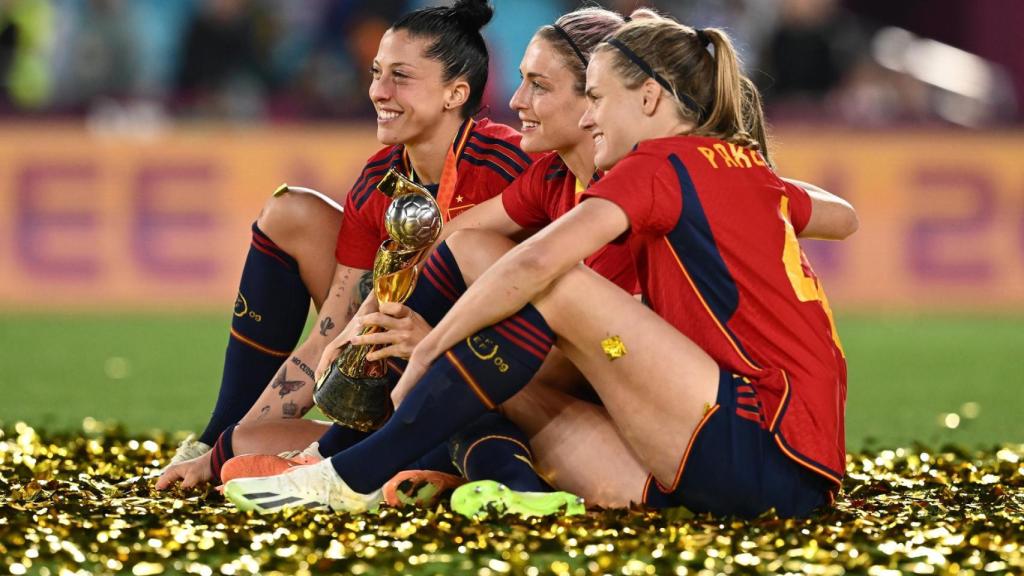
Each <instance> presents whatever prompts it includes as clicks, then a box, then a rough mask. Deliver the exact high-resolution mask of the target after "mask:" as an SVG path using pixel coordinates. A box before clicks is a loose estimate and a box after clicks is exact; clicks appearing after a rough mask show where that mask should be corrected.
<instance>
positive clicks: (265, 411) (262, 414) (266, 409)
mask: <svg viewBox="0 0 1024 576" xmlns="http://www.w3.org/2000/svg"><path fill="white" fill-rule="evenodd" d="M267 414H270V405H269V404H268V405H266V406H264V407H263V408H260V415H259V416H257V417H256V421H257V422H259V421H260V420H263V419H264V418H266V417H267Z"/></svg>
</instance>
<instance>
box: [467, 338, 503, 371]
mask: <svg viewBox="0 0 1024 576" xmlns="http://www.w3.org/2000/svg"><path fill="white" fill-rule="evenodd" d="M466 346H468V347H469V350H470V352H472V353H473V355H474V356H476V357H477V358H479V359H481V360H484V361H488V360H490V361H492V362H493V363H494V365H495V366H497V367H498V372H501V373H502V374H504V373H505V372H508V362H506V361H505V359H504V358H502V357H501V356H498V345H497V344H495V343H494V340H491V339H490V338H488V337H486V336H481V335H480V334H474V335H472V336H470V337H469V338H466Z"/></svg>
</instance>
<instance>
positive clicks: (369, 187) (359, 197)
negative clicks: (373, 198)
mask: <svg viewBox="0 0 1024 576" xmlns="http://www.w3.org/2000/svg"><path fill="white" fill-rule="evenodd" d="M388 170H389V168H381V169H379V170H375V171H373V172H370V173H369V174H367V175H366V181H365V182H364V183H363V186H362V188H361V189H360V190H356V191H354V194H355V196H353V197H352V202H353V204H355V206H356V209H357V210H358V209H360V208H362V207H363V204H365V203H366V201H367V200H368V199H369V198H370V195H371V194H373V191H374V189H375V187H376V185H377V181H378V180H380V178H382V177H383V176H384V174H385V173H387V171H388Z"/></svg>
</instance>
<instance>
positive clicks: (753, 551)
mask: <svg viewBox="0 0 1024 576" xmlns="http://www.w3.org/2000/svg"><path fill="white" fill-rule="evenodd" d="M172 450H173V443H172V442H171V439H170V438H167V437H163V436H157V437H153V438H151V439H134V438H129V437H127V436H125V435H124V434H123V433H122V432H120V431H119V430H118V429H116V428H104V427H102V426H99V425H97V424H96V423H95V422H87V423H86V431H85V432H84V433H83V434H82V435H80V436H68V435H52V436H41V435H40V434H38V433H37V432H36V431H35V430H33V429H32V428H31V427H29V426H27V425H25V424H21V423H19V424H17V425H15V426H14V428H5V429H3V436H0V573H11V574H41V575H44V576H45V575H58V574H68V573H91V574H105V573H109V574H135V575H145V574H202V575H213V574H225V575H228V576H231V575H237V574H255V573H260V574H275V573H276V574H309V573H321V572H337V573H352V574H356V575H360V574H366V575H373V574H391V573H396V572H398V573H411V574H448V573H468V574H479V575H492V574H505V573H509V574H552V573H553V574H589V573H601V574H691V573H700V574H718V573H725V574H740V573H750V572H761V573H782V572H791V573H806V574H843V573H846V572H851V573H861V574H862V573H868V574H890V573H892V574H897V573H918V574H942V573H961V574H972V573H1021V572H1022V571H1024V558H1022V555H1021V551H1022V548H1021V546H1022V542H1024V462H1022V459H1024V446H1003V447H1000V448H996V449H994V450H992V451H988V452H966V451H963V450H959V449H953V448H949V449H943V450H939V451H929V450H924V449H921V448H916V449H913V450H911V449H899V450H882V451H879V452H877V453H871V454H853V455H851V456H850V458H849V462H848V467H847V469H848V473H849V474H848V477H847V480H846V483H845V485H844V492H843V494H842V496H841V497H840V499H839V501H838V502H837V503H836V506H835V508H834V509H832V510H829V511H826V512H824V513H822V514H819V515H818V516H816V517H814V518H812V519H807V520H800V521H794V520H779V519H777V518H774V517H773V516H771V515H767V516H765V517H763V518H760V519H757V520H752V521H731V520H719V519H713V518H709V517H705V516H700V515H697V516H694V515H692V514H689V513H688V512H686V511H685V510H682V509H678V510H669V511H664V512H643V511H629V512H627V511H604V512H601V511H594V512H590V513H589V514H588V515H586V516H577V517H573V518H571V519H556V520H552V519H546V520H544V519H535V520H519V519H501V520H493V521H474V520H467V519H465V518H462V517H461V516H457V515H453V514H452V513H451V512H450V511H449V510H448V509H447V507H443V506H442V507H440V508H438V509H436V510H413V511H396V510H383V511H382V512H380V513H378V514H373V515H366V516H347V515H336V514H312V513H309V512H305V511H299V512H296V513H293V514H285V515H279V516H254V515H250V514H246V513H240V512H238V511H236V510H235V509H234V508H233V507H232V506H231V505H230V504H228V503H226V502H225V501H224V500H223V499H222V498H221V497H220V496H219V495H217V494H216V492H211V491H188V492H171V493H167V494H161V493H156V492H154V491H153V490H152V477H153V475H155V474H156V473H157V471H158V470H159V463H160V462H163V461H164V459H166V458H167V457H168V455H169V454H170V452H171V451H172Z"/></svg>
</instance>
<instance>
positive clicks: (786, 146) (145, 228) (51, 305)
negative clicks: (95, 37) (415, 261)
mask: <svg viewBox="0 0 1024 576" xmlns="http://www.w3.org/2000/svg"><path fill="white" fill-rule="evenodd" d="M377 147H378V145H377V143H376V141H375V139H374V132H373V128H372V126H362V125H360V126H351V127H349V126H333V127H323V128H319V127H310V126H290V127H283V128H282V127H261V128H238V127H234V128H232V127H224V126H211V125H201V126H199V127H196V128H183V129H179V130H177V131H175V132H173V133H169V134H165V135H161V136H157V137H152V138H150V139H140V138H131V137H125V136H118V137H114V136H96V135H90V134H89V133H88V132H87V131H86V130H85V129H84V128H81V127H77V126H65V125H37V124H20V125H3V126H2V127H0V158H2V159H3V162H0V278H2V282H0V310H6V311H11V310H23V309H57V310H86V309H98V310H109V309H112V308H117V309H146V310H152V309H199V308H207V309H222V308H224V307H226V306H230V305H231V303H233V302H234V297H235V291H236V289H237V283H238V275H239V272H240V270H241V264H242V261H243V258H244V256H245V253H246V250H248V246H249V234H250V232H249V227H250V225H251V223H252V221H253V220H254V219H255V217H256V215H257V214H258V213H259V210H260V207H261V206H262V205H263V203H264V201H265V200H266V198H267V197H268V196H269V195H270V194H271V193H272V192H273V190H274V189H275V188H276V187H277V186H278V185H279V184H280V183H282V182H288V183H290V184H293V185H300V186H308V187H311V188H316V189H319V190H321V191H323V192H325V193H328V194H330V195H331V196H333V197H334V198H335V199H337V200H338V201H339V202H342V201H343V200H344V195H345V193H346V191H347V190H348V187H349V186H350V185H351V183H352V182H353V180H354V179H355V178H356V177H357V176H358V174H359V170H360V168H361V167H362V164H363V162H364V161H365V159H366V158H367V157H368V156H369V155H370V154H372V153H373V151H374V150H375V149H376V148H377ZM775 157H776V159H777V161H778V164H779V170H780V172H781V173H782V174H784V175H787V176H792V177H794V178H799V179H802V180H807V181H810V182H814V183H816V184H819V185H821V186H823V187H824V188H827V189H829V190H831V191H833V192H836V193H838V194H840V195H842V196H844V197H846V198H848V199H849V200H850V201H851V202H853V204H854V206H855V207H856V208H857V211H858V214H859V216H860V221H861V228H860V231H859V232H858V233H857V234H856V235H855V236H854V237H852V238H851V239H850V240H847V241H845V242H842V243H825V242H814V241H811V242H804V246H805V249H806V250H807V252H808V255H809V257H810V259H811V262H812V265H813V266H814V268H815V270H816V271H817V273H818V275H819V276H820V277H821V278H822V279H823V282H824V284H825V287H826V290H827V292H828V295H829V298H830V300H831V301H832V303H833V306H834V307H835V308H836V309H837V310H842V311H845V310H851V309H860V310H864V309H872V310H874V309H911V310H921V309H929V310H937V309H954V310H979V309H993V310H1006V309H1011V308H1013V309H1024V164H1022V163H1021V158H1022V157H1024V134H1005V133H995V134H979V133H967V132H952V131H950V132H946V131H935V132H847V131H836V130H832V131H809V130H808V131H804V130H792V129H791V130H779V131H778V132H777V136H776V142H775Z"/></svg>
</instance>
